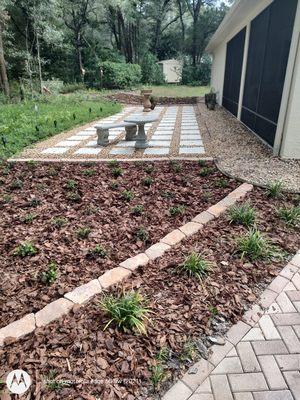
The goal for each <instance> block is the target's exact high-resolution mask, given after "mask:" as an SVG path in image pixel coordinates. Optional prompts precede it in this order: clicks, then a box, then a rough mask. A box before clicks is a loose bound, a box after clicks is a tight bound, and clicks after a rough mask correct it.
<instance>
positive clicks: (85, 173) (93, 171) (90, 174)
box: [82, 168, 96, 176]
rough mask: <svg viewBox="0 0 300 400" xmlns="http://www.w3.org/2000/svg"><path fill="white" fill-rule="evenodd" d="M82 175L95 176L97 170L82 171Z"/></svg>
mask: <svg viewBox="0 0 300 400" xmlns="http://www.w3.org/2000/svg"><path fill="white" fill-rule="evenodd" d="M82 174H83V175H85V176H94V175H96V170H95V169H91V168H87V169H84V170H83V171H82Z"/></svg>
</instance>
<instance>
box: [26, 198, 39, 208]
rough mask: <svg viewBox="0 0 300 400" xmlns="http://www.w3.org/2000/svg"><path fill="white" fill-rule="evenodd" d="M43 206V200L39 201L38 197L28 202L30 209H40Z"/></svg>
mask: <svg viewBox="0 0 300 400" xmlns="http://www.w3.org/2000/svg"><path fill="white" fill-rule="evenodd" d="M40 204H41V200H40V199H37V198H36V197H33V198H31V199H29V201H28V206H29V207H38V206H39V205H40Z"/></svg>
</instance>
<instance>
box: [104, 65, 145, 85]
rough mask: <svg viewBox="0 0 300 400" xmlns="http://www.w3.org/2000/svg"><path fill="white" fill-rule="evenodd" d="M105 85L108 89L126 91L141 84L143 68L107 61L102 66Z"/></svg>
mask: <svg viewBox="0 0 300 400" xmlns="http://www.w3.org/2000/svg"><path fill="white" fill-rule="evenodd" d="M101 68H102V70H103V85H104V87H106V88H108V89H126V88H130V87H132V86H135V85H137V84H139V83H140V82H141V78H142V72H141V67H140V66H139V65H137V64H125V63H117V62H111V61H105V62H103V63H102V64H101Z"/></svg>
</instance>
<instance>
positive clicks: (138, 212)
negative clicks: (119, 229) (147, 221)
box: [131, 204, 144, 215]
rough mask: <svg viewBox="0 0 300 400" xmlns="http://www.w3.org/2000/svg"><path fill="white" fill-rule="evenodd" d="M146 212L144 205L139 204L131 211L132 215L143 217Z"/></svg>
mask: <svg viewBox="0 0 300 400" xmlns="http://www.w3.org/2000/svg"><path fill="white" fill-rule="evenodd" d="M143 212H144V206H143V205H142V204H137V205H136V206H134V207H133V208H132V210H131V214H133V215H142V214H143Z"/></svg>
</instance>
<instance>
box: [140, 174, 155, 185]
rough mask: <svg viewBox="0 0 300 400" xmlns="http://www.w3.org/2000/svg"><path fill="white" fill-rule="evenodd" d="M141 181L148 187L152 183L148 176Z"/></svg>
mask: <svg viewBox="0 0 300 400" xmlns="http://www.w3.org/2000/svg"><path fill="white" fill-rule="evenodd" d="M142 183H143V185H144V186H147V187H150V186H151V185H152V183H153V179H152V178H151V177H150V176H147V177H146V178H144V179H143V181H142Z"/></svg>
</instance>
